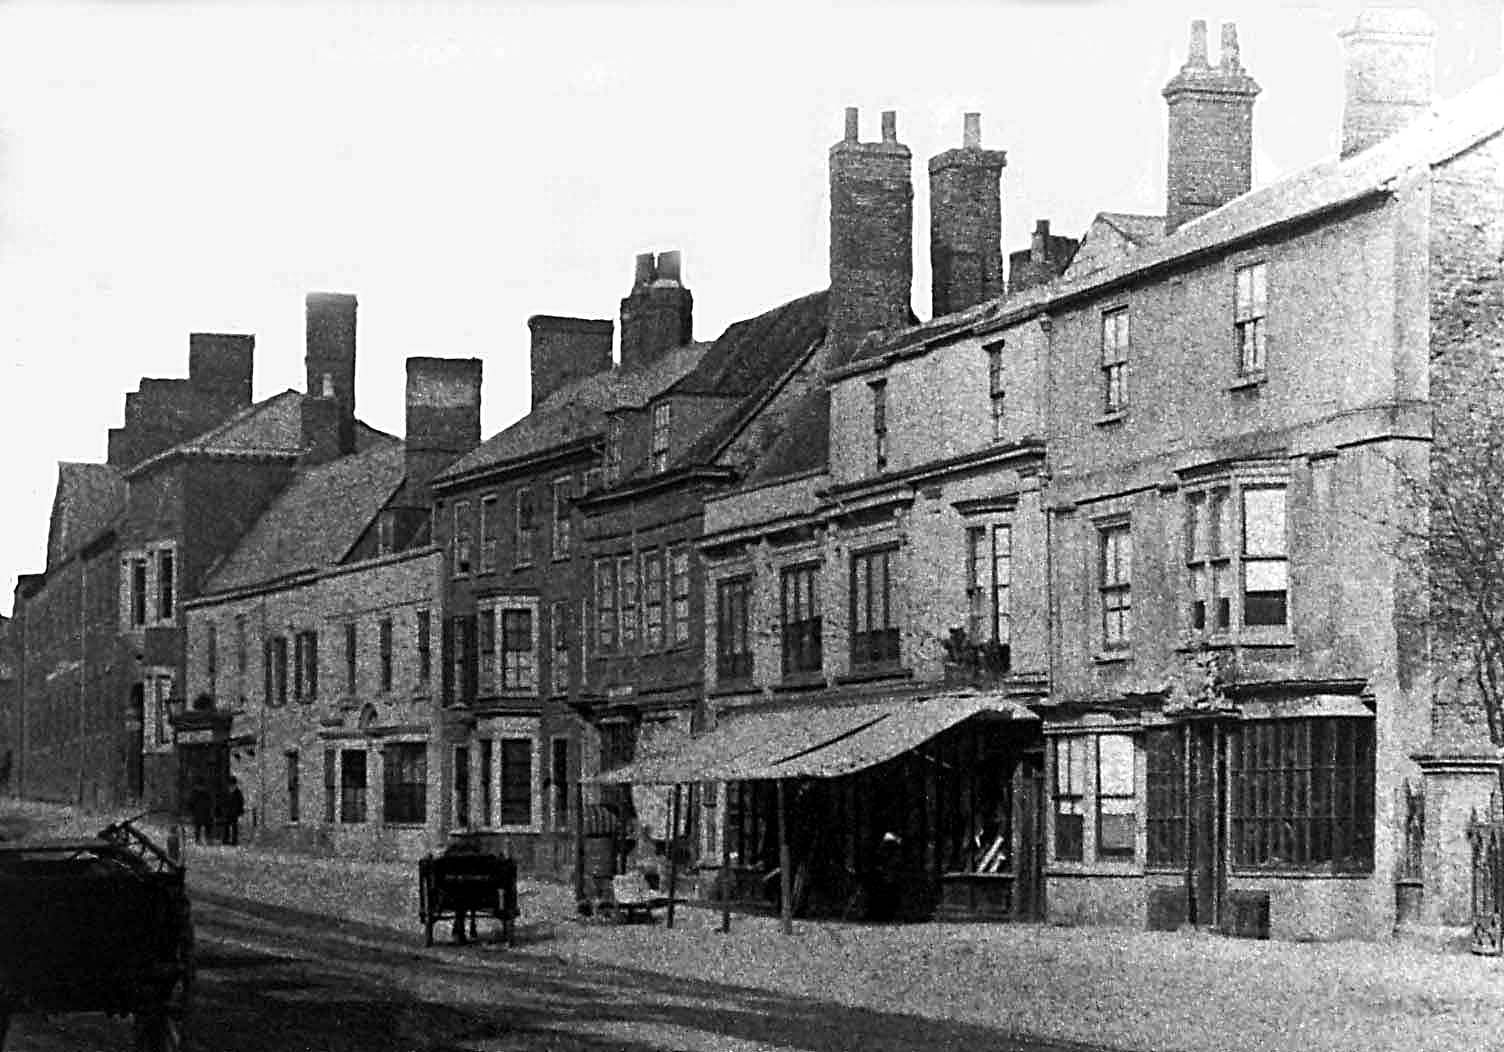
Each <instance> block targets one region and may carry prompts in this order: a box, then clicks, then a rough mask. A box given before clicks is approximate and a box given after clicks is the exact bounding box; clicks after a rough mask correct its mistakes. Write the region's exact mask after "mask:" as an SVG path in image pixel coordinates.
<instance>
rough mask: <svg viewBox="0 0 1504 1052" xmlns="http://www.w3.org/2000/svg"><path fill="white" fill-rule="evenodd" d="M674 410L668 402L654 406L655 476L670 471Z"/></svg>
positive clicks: (653, 456)
mask: <svg viewBox="0 0 1504 1052" xmlns="http://www.w3.org/2000/svg"><path fill="white" fill-rule="evenodd" d="M673 408H674V407H673V406H672V405H671V404H670V403H668V402H660V403H658V404H657V405H655V406H653V447H652V469H653V473H654V474H655V475H656V474H659V473H661V472H664V471H667V470H668V432H669V427H670V423H671V421H672V419H673Z"/></svg>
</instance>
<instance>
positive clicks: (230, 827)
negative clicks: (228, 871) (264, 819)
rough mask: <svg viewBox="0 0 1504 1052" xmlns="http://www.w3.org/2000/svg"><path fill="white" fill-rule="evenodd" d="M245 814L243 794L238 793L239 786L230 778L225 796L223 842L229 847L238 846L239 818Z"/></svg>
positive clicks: (233, 778)
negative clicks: (228, 789) (228, 788)
mask: <svg viewBox="0 0 1504 1052" xmlns="http://www.w3.org/2000/svg"><path fill="white" fill-rule="evenodd" d="M243 814H245V794H244V793H242V792H241V791H240V784H239V783H238V782H236V781H235V776H234V775H231V776H230V791H229V792H228V793H226V794H225V815H224V817H225V834H224V842H225V843H226V844H229V845H230V846H231V847H235V846H238V845H239V844H240V816H241V815H243Z"/></svg>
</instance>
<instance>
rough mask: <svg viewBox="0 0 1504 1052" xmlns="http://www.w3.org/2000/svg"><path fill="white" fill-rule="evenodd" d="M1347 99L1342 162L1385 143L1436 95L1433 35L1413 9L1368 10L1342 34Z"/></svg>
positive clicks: (1425, 18) (1428, 21)
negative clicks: (1345, 54) (1384, 141)
mask: <svg viewBox="0 0 1504 1052" xmlns="http://www.w3.org/2000/svg"><path fill="white" fill-rule="evenodd" d="M1342 43H1343V46H1344V49H1345V50H1346V52H1347V75H1346V82H1347V95H1346V99H1345V101H1344V103H1343V106H1342V156H1343V157H1351V156H1352V155H1353V154H1355V153H1357V152H1358V151H1360V150H1366V149H1367V148H1368V147H1370V146H1372V145H1373V144H1374V143H1376V142H1378V141H1380V140H1381V139H1385V138H1388V137H1389V136H1390V135H1392V134H1393V133H1394V132H1396V131H1398V130H1399V129H1400V128H1402V127H1404V126H1405V125H1406V124H1409V123H1410V122H1411V121H1413V120H1414V119H1415V118H1416V117H1419V116H1421V115H1422V114H1424V113H1425V112H1426V111H1427V110H1428V109H1430V107H1431V103H1432V101H1433V99H1434V97H1435V94H1436V31H1435V29H1434V28H1433V26H1432V23H1431V19H1430V17H1429V16H1427V15H1426V13H1425V12H1423V11H1419V10H1416V9H1414V8H1370V9H1367V10H1364V11H1362V12H1360V13H1359V14H1358V19H1357V21H1356V22H1355V23H1353V27H1352V28H1351V29H1349V30H1347V31H1346V32H1345V33H1343V34H1342Z"/></svg>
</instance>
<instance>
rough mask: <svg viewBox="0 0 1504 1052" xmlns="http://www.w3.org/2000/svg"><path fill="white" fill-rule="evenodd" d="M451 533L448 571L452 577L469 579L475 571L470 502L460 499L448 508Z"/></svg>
mask: <svg viewBox="0 0 1504 1052" xmlns="http://www.w3.org/2000/svg"><path fill="white" fill-rule="evenodd" d="M450 519H451V524H452V527H453V532H452V533H451V534H450V548H449V558H450V565H449V571H450V576H452V577H469V576H470V574H471V572H472V571H473V570H474V569H475V565H474V557H475V553H474V551H473V550H472V546H471V540H472V539H471V536H470V531H471V529H472V525H473V524H472V523H471V521H470V501H469V499H468V498H460V499H459V500H456V501H455V502H454V505H453V506H452V507H451V508H450Z"/></svg>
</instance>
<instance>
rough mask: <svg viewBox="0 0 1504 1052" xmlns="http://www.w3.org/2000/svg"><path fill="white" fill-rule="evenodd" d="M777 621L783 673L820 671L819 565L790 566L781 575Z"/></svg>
mask: <svg viewBox="0 0 1504 1052" xmlns="http://www.w3.org/2000/svg"><path fill="white" fill-rule="evenodd" d="M778 607H779V624H780V626H781V627H782V630H783V631H782V634H783V674H784V675H785V676H797V675H801V674H807V673H816V672H819V671H820V669H821V668H822V666H823V658H822V655H821V634H822V621H821V618H820V567H819V566H818V565H809V566H793V567H790V568H788V569H786V570H784V571H783V573H782V574H781V575H780V589H779V600H778Z"/></svg>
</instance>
